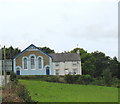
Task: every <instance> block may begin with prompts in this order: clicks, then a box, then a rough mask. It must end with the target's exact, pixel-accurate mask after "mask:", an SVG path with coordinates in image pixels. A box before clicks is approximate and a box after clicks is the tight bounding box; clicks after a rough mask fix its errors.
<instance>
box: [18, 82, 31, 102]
mask: <svg viewBox="0 0 120 104" xmlns="http://www.w3.org/2000/svg"><path fill="white" fill-rule="evenodd" d="M16 93H17V95H18V96H19V97H20V98H22V99H23V100H24V101H25V102H33V101H32V100H31V96H30V94H29V92H28V90H27V89H26V88H25V86H24V85H22V84H18V85H17V86H16Z"/></svg>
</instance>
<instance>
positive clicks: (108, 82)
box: [103, 69, 112, 86]
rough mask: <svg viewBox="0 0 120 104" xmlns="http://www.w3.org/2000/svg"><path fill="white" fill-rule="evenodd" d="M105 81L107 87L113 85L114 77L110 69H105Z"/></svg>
mask: <svg viewBox="0 0 120 104" xmlns="http://www.w3.org/2000/svg"><path fill="white" fill-rule="evenodd" d="M103 81H104V83H105V85H107V86H110V85H111V84H112V75H111V72H110V70H109V69H105V70H104V71H103Z"/></svg>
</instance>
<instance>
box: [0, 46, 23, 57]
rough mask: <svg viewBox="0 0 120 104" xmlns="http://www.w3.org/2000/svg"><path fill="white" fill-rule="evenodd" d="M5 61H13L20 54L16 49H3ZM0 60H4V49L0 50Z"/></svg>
mask: <svg viewBox="0 0 120 104" xmlns="http://www.w3.org/2000/svg"><path fill="white" fill-rule="evenodd" d="M5 51H6V59H13V57H14V56H16V55H17V54H19V53H20V52H21V50H20V49H18V48H13V47H12V46H10V47H8V48H5ZM2 59H4V48H2Z"/></svg>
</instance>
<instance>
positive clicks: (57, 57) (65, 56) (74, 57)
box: [49, 53, 80, 62]
mask: <svg viewBox="0 0 120 104" xmlns="http://www.w3.org/2000/svg"><path fill="white" fill-rule="evenodd" d="M49 55H50V56H52V58H53V62H65V61H80V55H78V54H77V53H56V54H49Z"/></svg>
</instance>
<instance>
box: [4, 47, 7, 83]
mask: <svg viewBox="0 0 120 104" xmlns="http://www.w3.org/2000/svg"><path fill="white" fill-rule="evenodd" d="M4 78H5V79H4V80H5V85H6V83H7V76H6V49H5V46H4Z"/></svg>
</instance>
